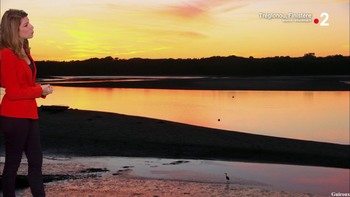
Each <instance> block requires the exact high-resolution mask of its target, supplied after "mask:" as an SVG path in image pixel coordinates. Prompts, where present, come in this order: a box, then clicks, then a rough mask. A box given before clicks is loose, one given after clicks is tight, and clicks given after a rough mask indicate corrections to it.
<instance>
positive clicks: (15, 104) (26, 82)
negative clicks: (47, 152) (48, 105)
mask: <svg viewBox="0 0 350 197" xmlns="http://www.w3.org/2000/svg"><path fill="white" fill-rule="evenodd" d="M33 29H34V27H33V26H32V25H31V24H30V23H29V19H28V17H27V13H26V12H24V11H22V10H15V9H10V10H8V11H6V12H5V13H4V15H3V16H2V19H1V29H0V50H1V55H0V59H1V64H0V66H1V69H0V71H1V72H0V81H1V86H2V87H3V88H5V95H4V97H3V99H2V102H1V105H0V121H1V122H0V129H1V131H2V132H3V134H4V139H5V154H6V155H5V166H4V170H3V176H2V186H3V187H2V189H3V194H4V197H7V196H15V180H16V175H17V171H18V167H19V165H20V163H21V159H22V154H23V152H24V153H25V154H26V157H27V160H28V181H29V185H30V188H31V192H32V194H33V196H34V197H36V196H45V191H44V184H43V178H42V171H41V168H42V150H41V144H40V134H39V126H38V109H37V104H36V100H35V99H36V98H39V97H45V96H47V95H49V94H51V93H52V91H53V90H52V88H51V87H50V85H39V84H36V82H35V78H36V73H37V70H36V66H35V63H34V61H33V59H32V57H31V55H30V51H29V44H28V39H30V38H32V37H33V33H34V31H33Z"/></svg>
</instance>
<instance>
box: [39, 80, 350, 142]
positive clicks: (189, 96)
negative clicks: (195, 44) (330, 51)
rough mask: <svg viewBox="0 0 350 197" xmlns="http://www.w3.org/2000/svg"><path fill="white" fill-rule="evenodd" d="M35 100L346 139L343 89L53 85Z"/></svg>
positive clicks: (207, 124) (223, 126)
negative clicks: (269, 89)
mask: <svg viewBox="0 0 350 197" xmlns="http://www.w3.org/2000/svg"><path fill="white" fill-rule="evenodd" d="M54 89H55V91H54V94H52V95H49V96H48V97H47V98H46V99H38V100H37V101H38V105H39V106H40V105H68V106H70V107H71V108H77V109H85V110H96V111H105V112H114V113H121V114H127V115H136V116H143V117H150V118H157V119H163V120H170V121H175V122H181V123H187V124H192V125H198V126H204V127H211V128H219V129H225V130H232V131H241V132H247V133H255V134H263V135H270V136H279V137H288V138H295V139H306V140H314V141H322V142H332V143H340V144H349V92H347V91H221V90H220V91H215V90H214V91H213V90H163V89H127V88H81V87H60V86H55V87H54Z"/></svg>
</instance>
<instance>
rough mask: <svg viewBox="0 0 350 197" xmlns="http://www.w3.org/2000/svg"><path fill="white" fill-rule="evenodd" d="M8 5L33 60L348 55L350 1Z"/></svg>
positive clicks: (4, 5) (36, 0)
mask: <svg viewBox="0 0 350 197" xmlns="http://www.w3.org/2000/svg"><path fill="white" fill-rule="evenodd" d="M9 8H16V9H23V10H25V11H26V12H27V13H28V14H29V16H28V17H29V19H30V21H31V23H32V24H33V25H34V28H35V29H34V31H35V34H34V38H33V39H32V40H30V44H31V48H32V55H33V56H34V58H35V59H36V60H59V61H62V60H82V59H88V58H92V57H98V58H101V57H106V56H112V57H118V58H122V59H129V58H134V57H141V58H201V57H210V56H229V55H236V56H243V57H249V56H254V57H271V56H291V57H297V56H303V55H304V54H305V53H310V52H314V53H315V54H316V56H328V55H336V54H341V55H346V56H348V55H349V1H348V0H327V1H320V0H308V1H301V0H267V1H259V0H245V1H241V0H187V1H185V0H146V1H145V0H128V1H126V0H59V1H47V0H31V1H30V2H29V1H28V0H1V15H2V14H3V13H4V12H5V11H6V10H8V9H9ZM261 13H265V14H276V13H279V14H282V15H283V14H288V13H305V14H312V18H311V19H310V21H309V22H305V21H300V20H299V21H295V20H297V19H296V18H295V17H292V18H290V20H294V21H289V22H286V21H283V19H281V18H276V19H267V18H261V17H260V16H259V14H261ZM322 13H326V15H327V16H326V15H323V16H321V14H322ZM327 17H328V18H327ZM315 18H317V19H318V20H319V23H318V24H315V23H314V19H315ZM323 20H325V21H324V22H325V23H328V24H329V26H321V25H320V24H321V22H322V21H323Z"/></svg>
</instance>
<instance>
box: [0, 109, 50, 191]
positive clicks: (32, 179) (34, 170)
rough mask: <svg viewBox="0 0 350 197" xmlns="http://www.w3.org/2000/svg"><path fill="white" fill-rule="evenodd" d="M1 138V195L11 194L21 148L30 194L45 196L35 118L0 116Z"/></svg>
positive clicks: (41, 158) (13, 189)
mask: <svg viewBox="0 0 350 197" xmlns="http://www.w3.org/2000/svg"><path fill="white" fill-rule="evenodd" d="M0 131H2V132H3V134H4V139H5V166H4V171H3V176H2V189H3V195H4V197H13V196H15V185H16V176H17V171H18V168H19V165H20V163H21V159H22V154H23V152H24V153H25V154H26V157H27V160H28V181H29V185H30V189H31V192H32V195H33V196H34V197H42V196H45V191H44V184H43V177H42V171H41V168H42V163H43V155H42V150H41V144H40V133H39V125H38V120H32V119H25V118H9V117H4V116H0Z"/></svg>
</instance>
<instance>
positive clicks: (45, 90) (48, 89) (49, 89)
mask: <svg viewBox="0 0 350 197" xmlns="http://www.w3.org/2000/svg"><path fill="white" fill-rule="evenodd" d="M40 86H41V89H42V90H43V93H42V95H43V96H47V95H49V94H52V92H53V89H52V87H51V86H50V84H47V85H40Z"/></svg>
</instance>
